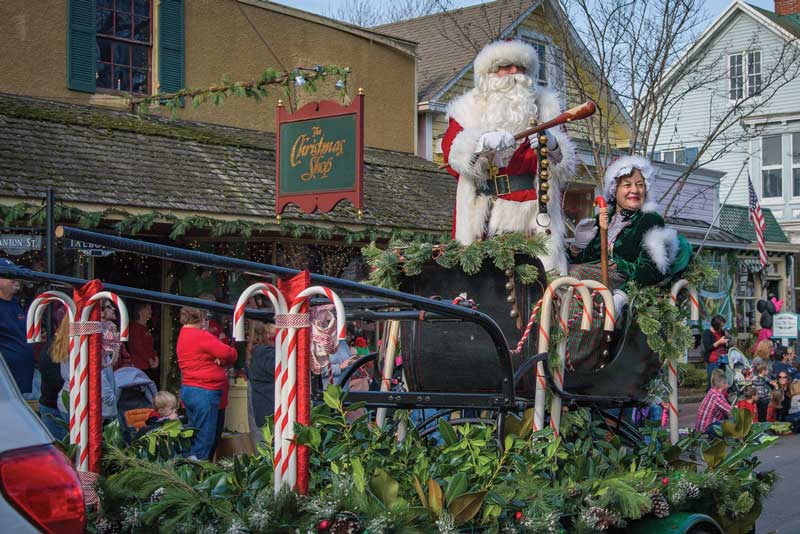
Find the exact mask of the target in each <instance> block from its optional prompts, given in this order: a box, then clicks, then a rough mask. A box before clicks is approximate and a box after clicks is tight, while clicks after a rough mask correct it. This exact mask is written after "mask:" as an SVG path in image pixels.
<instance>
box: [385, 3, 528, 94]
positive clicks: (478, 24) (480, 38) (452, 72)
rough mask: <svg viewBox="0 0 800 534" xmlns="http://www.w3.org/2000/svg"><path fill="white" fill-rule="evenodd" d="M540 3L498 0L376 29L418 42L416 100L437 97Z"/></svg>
mask: <svg viewBox="0 0 800 534" xmlns="http://www.w3.org/2000/svg"><path fill="white" fill-rule="evenodd" d="M539 3H540V2H532V1H531V0H498V1H496V2H491V3H487V4H478V5H475V6H471V7H464V8H460V9H454V10H451V11H446V12H444V13H436V14H433V15H427V16H424V17H419V18H415V19H409V20H404V21H400V22H394V23H391V24H384V25H382V26H376V27H375V28H372V29H373V30H375V31H377V32H380V33H385V34H388V35H392V36H395V37H400V38H402V39H407V40H411V41H416V42H417V43H419V45H418V46H417V58H418V59H417V67H418V68H417V101H418V102H426V101H428V100H432V99H435V98H436V95H437V94H438V93H440V92H441V91H442V90H443V89H444V88H445V87H446V86H447V83H448V82H449V81H450V80H451V79H453V78H454V77H456V76H457V75H458V74H460V73H462V71H463V70H464V69H465V67H469V66H471V65H472V60H473V59H474V58H475V55H476V54H477V53H478V52H480V50H481V49H482V48H483V47H484V46H485V45H487V44H489V43H490V42H492V41H494V40H496V39H498V38H500V37H502V36H503V32H504V31H505V30H506V29H507V28H508V27H509V26H512V25H515V23H516V22H518V21H520V20H521V19H524V18H525V17H526V16H527V15H528V14H529V13H530V12H531V11H533V9H535V8H536V7H537V6H538V5H539Z"/></svg>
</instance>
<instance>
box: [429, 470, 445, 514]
mask: <svg viewBox="0 0 800 534" xmlns="http://www.w3.org/2000/svg"><path fill="white" fill-rule="evenodd" d="M443 500H444V496H443V495H442V487H441V486H440V485H439V483H438V482H436V481H435V480H433V479H432V478H431V479H428V506H429V507H430V509H431V510H433V511H434V513H436V515H439V514H440V513H441V512H442V507H443V506H444V502H443Z"/></svg>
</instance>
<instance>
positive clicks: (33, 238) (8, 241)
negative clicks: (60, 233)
mask: <svg viewBox="0 0 800 534" xmlns="http://www.w3.org/2000/svg"><path fill="white" fill-rule="evenodd" d="M41 248H42V236H40V235H20V234H4V235H0V250H3V251H4V252H5V253H6V254H8V255H10V256H21V255H22V254H25V253H26V252H30V251H32V250H41Z"/></svg>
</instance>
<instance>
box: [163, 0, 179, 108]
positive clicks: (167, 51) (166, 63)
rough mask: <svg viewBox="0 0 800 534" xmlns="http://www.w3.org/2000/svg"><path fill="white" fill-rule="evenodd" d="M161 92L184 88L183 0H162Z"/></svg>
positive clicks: (172, 91)
mask: <svg viewBox="0 0 800 534" xmlns="http://www.w3.org/2000/svg"><path fill="white" fill-rule="evenodd" d="M158 83H159V88H158V92H159V93H174V92H175V91H179V90H181V89H183V86H184V81H183V0H161V3H160V7H159V11H158Z"/></svg>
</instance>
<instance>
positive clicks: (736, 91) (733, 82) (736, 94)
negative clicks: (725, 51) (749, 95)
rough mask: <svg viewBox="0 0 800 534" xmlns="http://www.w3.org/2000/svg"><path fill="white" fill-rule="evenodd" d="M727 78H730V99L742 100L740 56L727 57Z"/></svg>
mask: <svg viewBox="0 0 800 534" xmlns="http://www.w3.org/2000/svg"><path fill="white" fill-rule="evenodd" d="M728 77H729V78H730V95H729V97H730V99H731V100H738V99H740V98H742V97H743V96H744V71H743V70H742V55H741V54H735V55H732V56H729V57H728Z"/></svg>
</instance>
